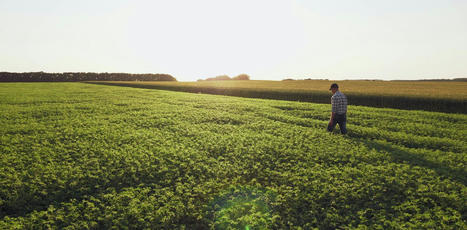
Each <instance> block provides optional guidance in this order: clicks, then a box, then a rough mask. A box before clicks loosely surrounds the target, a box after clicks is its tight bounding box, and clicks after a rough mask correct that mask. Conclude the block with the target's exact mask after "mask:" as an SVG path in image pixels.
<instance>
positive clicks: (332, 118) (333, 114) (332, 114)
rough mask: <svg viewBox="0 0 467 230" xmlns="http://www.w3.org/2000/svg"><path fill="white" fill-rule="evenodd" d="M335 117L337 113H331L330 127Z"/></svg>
mask: <svg viewBox="0 0 467 230" xmlns="http://www.w3.org/2000/svg"><path fill="white" fill-rule="evenodd" d="M334 116H336V113H335V112H331V118H330V119H329V124H328V125H332V121H333V120H334Z"/></svg>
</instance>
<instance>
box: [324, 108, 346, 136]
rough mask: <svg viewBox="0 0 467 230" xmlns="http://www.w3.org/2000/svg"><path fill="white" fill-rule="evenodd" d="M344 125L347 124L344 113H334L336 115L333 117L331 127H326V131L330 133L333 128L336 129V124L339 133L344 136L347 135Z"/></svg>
mask: <svg viewBox="0 0 467 230" xmlns="http://www.w3.org/2000/svg"><path fill="white" fill-rule="evenodd" d="M346 123H347V115H346V113H344V114H337V113H336V115H335V116H334V119H333V120H332V125H328V131H329V132H332V131H333V130H334V128H335V127H336V124H339V128H340V130H341V133H342V134H346V133H347V127H346Z"/></svg>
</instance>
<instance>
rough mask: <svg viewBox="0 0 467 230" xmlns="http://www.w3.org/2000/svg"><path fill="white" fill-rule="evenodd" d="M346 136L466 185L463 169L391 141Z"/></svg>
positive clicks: (398, 159) (399, 159) (466, 178)
mask: <svg viewBox="0 0 467 230" xmlns="http://www.w3.org/2000/svg"><path fill="white" fill-rule="evenodd" d="M347 138H349V139H351V140H352V141H355V142H359V143H362V144H364V145H365V146H367V147H368V148H370V149H376V150H383V151H386V152H388V153H389V154H391V155H390V156H391V157H392V159H393V160H394V161H396V162H406V163H408V164H410V165H412V166H418V167H423V168H428V169H432V170H434V171H435V172H436V173H437V174H438V175H440V176H442V177H445V178H449V179H451V180H454V181H457V182H459V183H462V184H463V185H466V186H467V177H466V175H467V174H466V172H465V170H462V169H453V168H450V167H449V166H446V165H444V164H441V163H437V162H433V161H430V160H427V159H424V158H423V157H422V156H418V155H416V154H413V153H410V152H408V151H404V150H401V149H398V148H394V147H393V146H392V144H391V143H388V144H381V143H378V142H375V141H372V140H365V139H362V138H356V137H352V136H347Z"/></svg>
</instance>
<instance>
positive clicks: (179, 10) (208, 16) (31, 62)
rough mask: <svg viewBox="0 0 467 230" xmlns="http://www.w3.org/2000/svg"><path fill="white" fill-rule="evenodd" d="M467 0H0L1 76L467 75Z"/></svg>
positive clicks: (190, 78)
mask: <svg viewBox="0 0 467 230" xmlns="http://www.w3.org/2000/svg"><path fill="white" fill-rule="evenodd" d="M465 12H467V1H463V0H445V1H442V0H425V1H422V0H419V1H417V0H404V1H402V0H391V1H389V0H387V1H382V0H381V1H370V0H355V1H345V0H342V1H337V0H332V1H314V0H295V1H275V0H267V1H266V0H249V1H246V0H237V1H220V0H216V1H214V0H211V1H210V0H198V1H188V0H186V1H182V0H173V1H140V0H136V1H129V0H127V1H125V0H112V1H111V0H101V1H90V0H84V1H64V0H44V1H32V0H31V1H25V0H2V1H0V34H1V36H0V71H9V72H29V71H45V72H126V73H167V74H171V75H173V76H174V77H175V78H177V79H178V80H179V81H196V80H197V79H205V78H208V77H215V76H218V75H223V74H227V75H229V76H231V77H234V76H236V75H238V74H242V73H246V74H248V75H250V76H251V78H252V79H254V80H282V79H285V78H296V79H303V78H316V79H324V78H327V79H386V80H388V79H421V78H461V77H467V61H466V60H467V42H466V41H467V14H466V13H465Z"/></svg>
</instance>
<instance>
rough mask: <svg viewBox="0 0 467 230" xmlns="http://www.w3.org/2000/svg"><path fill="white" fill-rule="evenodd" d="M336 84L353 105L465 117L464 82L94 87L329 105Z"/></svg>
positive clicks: (466, 86)
mask: <svg viewBox="0 0 467 230" xmlns="http://www.w3.org/2000/svg"><path fill="white" fill-rule="evenodd" d="M334 82H337V83H338V84H339V86H340V88H341V89H342V91H343V92H344V93H345V94H346V95H347V97H348V99H349V103H350V104H352V105H364V106H372V107H382V108H399V109H409V110H425V111H435V112H448V113H464V114H467V82H466V81H370V80H346V81H328V80H294V81H254V80H250V81H235V80H232V81H201V82H161V81H159V82H141V81H113V82H111V81H110V82H109V81H108V82H94V83H96V84H107V85H120V86H130V87H139V88H153V89H165V90H174V91H184V92H195V93H196V92H201V93H209V94H220V95H230V96H240V97H248V98H264V99H278V100H289V101H302V102H315V103H329V86H330V85H331V83H334Z"/></svg>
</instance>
